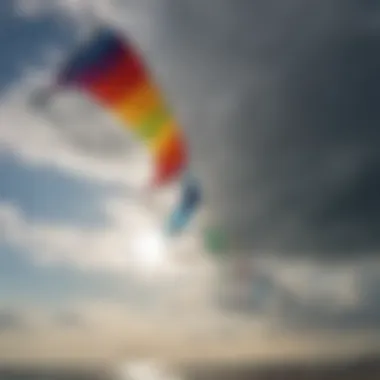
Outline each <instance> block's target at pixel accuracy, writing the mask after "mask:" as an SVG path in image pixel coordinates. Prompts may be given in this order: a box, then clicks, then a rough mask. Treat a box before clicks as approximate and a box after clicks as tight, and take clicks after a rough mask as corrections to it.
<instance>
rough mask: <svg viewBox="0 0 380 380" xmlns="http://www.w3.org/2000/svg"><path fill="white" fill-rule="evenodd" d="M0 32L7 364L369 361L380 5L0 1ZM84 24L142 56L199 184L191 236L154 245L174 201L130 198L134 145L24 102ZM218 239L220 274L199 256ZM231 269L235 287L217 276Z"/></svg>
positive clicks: (378, 221)
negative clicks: (171, 359) (160, 354)
mask: <svg viewBox="0 0 380 380" xmlns="http://www.w3.org/2000/svg"><path fill="white" fill-rule="evenodd" d="M216 4H217V5H216ZM0 15H1V16H0V19H1V22H0V46H1V49H2V59H1V62H0V115H1V116H0V174H1V178H3V180H2V181H0V227H1V228H0V360H10V358H14V359H17V358H24V359H25V358H34V359H35V360H37V359H38V358H40V359H41V360H45V359H46V360H47V358H48V357H50V358H51V357H53V358H62V357H64V355H65V352H66V355H67V347H73V346H75V347H79V348H78V349H77V350H75V352H74V353H73V354H72V356H73V357H76V358H83V356H85V354H84V353H83V352H87V356H89V357H91V356H92V357H95V356H99V357H105V356H107V355H108V357H110V356H112V355H118V353H119V352H120V350H122V347H124V346H125V345H128V344H129V345H131V346H133V345H136V344H137V345H138V346H139V347H144V348H141V349H142V350H143V349H147V350H148V349H150V350H153V351H154V350H156V351H157V347H162V345H166V346H170V347H173V344H174V343H173V342H174V341H175V342H176V343H175V344H176V346H175V347H177V346H181V347H185V346H186V347H187V351H189V352H190V351H191V354H194V355H195V354H199V352H200V351H202V350H199V347H198V348H197V345H196V344H195V343H194V344H184V343H183V342H189V339H190V341H191V342H193V340H192V339H195V340H197V339H198V340H199V339H201V338H200V337H201V336H202V339H203V340H205V341H207V339H208V342H209V344H210V346H207V347H208V348H204V350H203V351H207V352H216V353H215V355H222V354H221V352H220V349H217V347H218V346H220V342H221V341H223V342H227V344H226V345H223V346H224V347H226V352H227V351H228V352H232V351H234V350H235V352H240V351H239V350H241V351H242V355H243V354H244V355H248V354H249V355H255V356H256V357H263V356H266V355H269V356H270V355H271V354H273V355H275V354H276V355H280V354H284V355H285V353H288V354H289V355H290V352H293V351H294V352H295V353H296V354H300V351H301V350H298V351H297V349H296V347H303V350H302V351H304V352H308V353H310V355H311V352H316V351H318V350H319V351H318V352H324V353H325V354H326V352H330V351H328V350H330V349H331V350H333V351H334V350H335V351H334V355H335V354H336V353H337V352H338V353H339V352H343V351H344V352H346V351H347V349H348V347H349V349H350V350H353V351H354V350H355V349H357V350H362V349H368V350H374V349H375V348H378V347H379V342H380V341H379V340H378V333H379V332H380V331H379V321H380V303H379V300H380V298H379V297H378V295H379V294H378V289H379V283H380V267H379V248H380V237H379V235H378V230H379V226H380V203H379V200H378V197H377V194H378V192H379V191H378V190H379V180H378V173H379V162H380V160H379V153H378V148H377V140H378V137H379V129H378V128H377V123H378V121H379V119H380V113H379V111H378V110H379V108H378V107H377V99H378V88H380V86H378V82H380V76H379V74H378V63H379V62H380V55H379V54H378V52H377V45H378V41H379V39H380V22H379V20H380V6H378V5H377V4H376V3H375V2H371V1H363V0H361V1H354V0H344V1H340V0H332V1H329V2H328V3H327V2H326V3H323V2H321V1H317V0H308V1H306V2H305V1H301V0H265V1H261V0H252V1H250V2H244V1H236V0H234V1H232V0H219V1H218V3H216V2H215V1H213V2H211V0H209V1H205V0H202V1H199V0H192V1H190V0H184V1H181V2H178V1H174V0H155V1H149V0H138V1H137V0H134V1H133V0H129V1H128V0H125V1H110V0H109V1H94V0H92V1H85V0H77V1H70V2H69V1H59V0H54V1H53V0H49V1H47V0H46V1H43V0H33V1H32V0H24V1H16V0H14V1H11V0H3V1H2V2H1V4H0ZM94 19H99V20H102V22H103V23H106V24H110V25H114V26H115V27H117V28H118V29H119V30H120V33H121V34H124V35H125V36H127V35H128V36H129V37H131V38H132V39H133V41H134V42H135V43H136V45H138V46H139V48H140V49H141V51H142V53H143V54H144V57H145V59H146V62H147V63H148V65H149V67H150V68H151V70H152V73H153V75H154V76H155V78H157V81H158V82H159V84H160V86H161V88H162V91H163V93H165V95H166V97H167V99H168V102H169V104H170V105H171V106H172V110H173V113H175V115H176V117H177V118H178V120H180V122H181V125H182V127H183V130H184V132H185V134H186V136H187V139H188V142H189V146H190V151H191V155H192V162H191V164H192V168H193V170H194V172H196V173H197V175H198V177H199V178H200V179H201V181H202V188H203V193H204V197H205V202H204V206H203V208H202V210H201V212H200V214H199V215H198V217H197V219H196V220H195V221H194V223H193V224H192V225H191V226H190V228H189V230H188V231H187V232H186V234H184V236H183V237H181V239H179V240H178V241H177V240H176V241H165V242H164V244H163V246H162V247H158V246H157V244H158V243H157V242H156V240H157V239H158V237H157V236H156V235H157V234H158V232H157V231H158V228H159V223H160V221H162V220H163V218H164V216H165V215H166V214H167V212H168V210H170V207H171V205H173V202H174V200H175V195H176V194H177V193H176V191H177V189H176V187H175V186H174V187H173V188H170V189H168V190H167V191H163V192H162V193H159V194H157V195H155V199H154V202H153V204H152V205H150V206H151V207H146V205H144V204H143V202H141V201H140V200H139V198H138V197H137V199H136V193H137V194H138V191H139V189H141V186H143V184H144V183H145V181H146V180H147V178H148V176H149V173H150V171H149V170H150V168H151V162H150V157H149V155H148V154H146V152H145V151H144V149H143V147H141V146H140V144H139V143H138V142H137V141H135V140H134V139H133V137H132V136H129V135H128V134H127V133H125V131H123V130H122V129H121V128H119V126H118V125H116V123H114V122H113V121H111V119H110V118H109V117H108V115H107V113H106V112H105V110H102V109H100V107H97V106H96V105H94V104H91V103H90V102H89V101H88V100H87V99H85V97H84V96H82V95H81V94H75V93H69V94H60V96H58V99H57V100H56V103H55V104H53V105H51V106H49V107H51V108H52V109H51V110H50V109H49V112H47V111H46V110H45V111H44V110H41V109H37V108H36V107H35V106H33V104H32V101H31V99H33V95H34V94H36V92H37V91H38V89H39V88H43V87H44V86H45V85H46V84H48V83H50V81H51V80H52V78H54V75H55V74H56V73H57V70H58V68H59V65H60V62H62V61H63V60H64V59H65V58H66V57H67V56H68V55H69V54H70V52H71V51H72V49H73V47H74V46H76V44H78V41H79V40H80V38H82V37H83V33H84V32H86V30H88V29H89V28H91V25H92V23H93V20H94ZM50 111H52V112H50ZM52 114H54V115H58V120H59V122H58V121H57V119H56V118H55V119H54V118H52V116H51V115H52ZM214 224H217V225H220V226H222V228H223V229H224V230H225V231H226V234H227V235H228V238H229V240H230V241H231V250H230V251H229V252H228V257H227V259H225V260H224V261H223V264H221V260H220V258H219V257H215V256H212V255H210V254H209V253H208V252H205V250H204V248H203V245H202V229H203V228H204V227H205V226H207V225H214ZM242 258H243V259H244V265H245V266H249V267H250V270H249V273H250V276H248V277H249V278H248V280H247V281H242V278H243V277H242V275H241V274H240V278H239V279H238V281H237V280H236V274H235V275H234V273H232V274H231V273H230V272H229V265H234V262H235V261H234V260H235V259H237V260H238V261H239V260H241V259H242ZM244 279H245V277H244ZM279 336H281V339H282V340H281V342H283V344H279V343H278V341H279ZM316 336H318V337H319V338H318V339H316ZM31 337H32V338H33V339H31ZM194 337H195V338H194ZM105 339H106V341H107V344H99V342H100V340H102V341H104V340H105ZM347 339H351V340H350V341H349V342H350V343H349V344H348V343H347ZM203 340H202V342H203V347H205V345H206V343H204V341H203ZM11 342H12V344H11ZM31 342H34V343H31ZM36 342H37V343H36ZM94 342H97V343H96V344H94ZM168 342H169V343H168ZM10 344H11V347H12V349H9V347H10V346H9V345H10ZM36 347H37V348H38V349H37V348H36ZM52 347H55V348H54V349H53V348H52ZM292 347H294V349H293V348H292ZM305 347H308V349H306V348H305ZM82 348H83V349H82ZM54 350H55V351H54ZM168 350H169V349H168ZM169 351H170V350H169ZM173 351H176V352H178V349H176V350H173V348H172V349H171V351H170V352H171V354H173ZM203 351H202V354H204V352H203ZM243 351H244V352H243ZM247 352H248V353H247ZM49 355H50V356H49ZM184 355H185V354H184ZM187 355H190V353H187ZM199 355H201V354H199ZM226 355H227V353H226ZM236 355H237V354H236ZM236 355H235V356H236ZM331 355H333V354H331ZM34 359H33V360H34Z"/></svg>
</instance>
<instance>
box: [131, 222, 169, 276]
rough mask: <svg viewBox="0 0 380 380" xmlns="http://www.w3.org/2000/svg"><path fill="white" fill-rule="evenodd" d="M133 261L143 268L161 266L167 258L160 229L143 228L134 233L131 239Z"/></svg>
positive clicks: (148, 268) (152, 268)
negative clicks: (143, 229) (141, 230)
mask: <svg viewBox="0 0 380 380" xmlns="http://www.w3.org/2000/svg"><path fill="white" fill-rule="evenodd" d="M133 254H134V258H135V260H134V261H135V263H136V264H137V265H138V266H139V267H140V268H141V269H144V270H154V269H158V268H159V267H162V266H163V265H165V263H166V261H167V260H166V259H167V246H166V242H165V238H164V236H163V234H162V233H160V231H157V230H153V229H152V230H145V231H143V232H140V233H138V234H136V236H135V237H134V239H133Z"/></svg>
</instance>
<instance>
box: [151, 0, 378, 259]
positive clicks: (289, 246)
mask: <svg viewBox="0 0 380 380" xmlns="http://www.w3.org/2000/svg"><path fill="white" fill-rule="evenodd" d="M162 5H163V8H162V9H161V12H159V13H158V14H157V15H156V16H153V18H154V17H157V21H159V22H160V25H161V34H160V33H157V35H156V36H155V39H156V44H155V45H156V48H155V49H156V50H154V49H153V50H152V52H151V53H150V57H148V58H150V59H151V60H152V63H153V61H154V63H155V64H154V65H153V66H155V70H156V72H157V75H158V77H159V78H160V80H161V82H162V84H163V87H164V88H165V90H166V91H167V93H168V97H169V98H170V100H171V103H172V104H173V106H174V107H175V109H176V110H177V112H178V115H179V117H180V119H181V120H182V122H183V124H184V126H185V129H186V132H187V134H188V136H189V139H190V141H191V148H192V151H193V153H194V166H195V167H196V169H197V170H199V172H200V173H201V175H202V177H203V180H204V183H205V191H206V196H207V197H208V200H209V202H210V205H211V207H212V210H213V213H214V215H215V218H217V219H219V220H220V221H221V222H222V223H224V224H225V226H226V227H227V228H228V230H229V232H230V234H231V236H232V237H233V239H234V245H235V248H236V249H248V250H252V251H255V250H274V251H277V252H281V253H284V254H285V253H287V254H300V255H310V254H313V255H316V256H317V257H324V258H327V259H335V258H338V257H345V256H347V255H351V257H355V256H356V257H358V256H359V255H360V256H361V255H367V254H369V255H370V254H373V253H376V252H377V250H378V249H379V246H380V235H379V234H378V231H379V230H380V228H379V227H380V201H379V197H378V194H379V190H380V182H379V180H378V175H379V173H380V153H379V150H378V141H380V129H379V128H378V123H379V120H380V108H379V107H378V99H379V91H380V90H379V89H380V74H379V73H380V71H379V67H380V50H379V46H380V34H379V31H380V28H379V26H380V23H379V22H378V20H379V15H380V13H379V11H380V6H379V5H377V4H376V3H374V2H368V1H366V2H363V1H338V0H334V1H329V2H321V1H317V0H315V1H312V0H309V1H296V0H293V1H288V0H286V1H283V0H281V1H279V0H278V1H274V0H273V1H250V2H246V1H227V0H225V1H219V2H218V3H215V2H212V3H211V2H210V1H208V2H204V1H202V2H198V1H183V2H180V3H179V2H176V1H172V0H167V1H163V2H162ZM162 25H164V26H162Z"/></svg>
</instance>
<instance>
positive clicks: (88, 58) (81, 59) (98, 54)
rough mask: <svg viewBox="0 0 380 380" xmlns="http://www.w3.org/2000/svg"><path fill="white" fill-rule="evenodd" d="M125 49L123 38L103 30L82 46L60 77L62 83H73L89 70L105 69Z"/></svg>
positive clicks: (59, 80)
mask: <svg viewBox="0 0 380 380" xmlns="http://www.w3.org/2000/svg"><path fill="white" fill-rule="evenodd" d="M124 50H125V46H124V44H123V42H122V41H121V39H120V38H119V37H118V36H117V35H115V33H114V32H113V31H111V30H101V31H100V32H99V33H98V34H97V35H96V36H95V37H94V38H93V39H92V40H91V41H90V42H89V43H88V44H87V45H85V46H83V47H82V48H80V50H79V52H78V53H77V54H75V55H74V56H73V57H72V58H71V59H70V60H69V62H68V63H67V64H66V66H65V68H64V69H63V71H62V72H61V74H60V75H59V78H58V82H59V83H60V84H63V85H65V84H71V83H72V82H76V80H77V78H79V77H80V76H82V75H83V74H84V73H86V71H89V70H94V69H95V70H98V71H101V70H104V69H105V68H106V67H107V66H109V65H110V64H112V63H113V62H114V60H115V59H116V57H118V56H120V54H121V53H122V52H123V51H124Z"/></svg>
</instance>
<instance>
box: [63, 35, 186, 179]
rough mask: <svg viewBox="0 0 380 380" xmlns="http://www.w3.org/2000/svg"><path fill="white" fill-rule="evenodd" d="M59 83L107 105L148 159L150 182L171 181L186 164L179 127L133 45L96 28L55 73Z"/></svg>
mask: <svg viewBox="0 0 380 380" xmlns="http://www.w3.org/2000/svg"><path fill="white" fill-rule="evenodd" d="M57 81H58V83H57V84H58V86H59V87H75V88H78V89H79V90H81V91H82V92H84V93H86V94H87V95H88V96H90V97H91V98H92V99H93V100H95V101H96V102H98V103H99V104H101V105H102V106H104V107H105V108H107V109H109V110H110V111H111V113H112V114H113V115H114V116H115V117H116V118H117V119H118V120H119V121H121V123H122V124H123V125H124V127H125V128H127V129H128V130H131V131H132V132H133V133H134V134H135V135H136V136H137V137H138V138H139V139H141V140H142V141H143V142H144V143H145V144H146V145H147V147H148V149H149V151H150V152H151V153H152V154H153V157H154V165H155V171H154V178H153V185H154V186H160V185H164V184H166V183H169V182H170V181H172V180H174V179H176V178H177V177H179V176H180V175H181V174H182V171H183V170H184V169H185V168H186V167H187V161H188V154H187V148H186V144H185V141H184V136H183V135H182V133H181V131H180V128H179V127H178V125H177V123H176V121H175V120H174V118H173V116H172V114H171V113H170V112H169V110H168V108H167V106H166V104H165V102H164V100H163V98H162V96H161V94H160V91H159V89H158V87H157V86H156V84H155V83H154V82H153V80H152V78H151V77H150V75H149V73H148V70H147V68H146V67H145V65H144V63H143V60H142V58H141V57H140V56H139V54H138V52H137V51H136V49H135V48H134V47H133V46H132V45H131V44H130V43H128V41H125V39H121V38H120V37H119V36H118V34H117V33H116V32H115V31H113V30H111V29H109V28H101V29H100V30H98V31H97V32H96V34H95V35H94V37H93V38H92V39H91V40H90V41H88V42H87V43H86V44H85V45H84V46H81V48H80V50H79V51H78V52H77V53H76V54H74V55H73V56H72V57H71V59H70V60H69V62H68V63H67V64H66V65H65V67H64V68H63V70H62V71H61V72H60V74H59V75H58V80H57Z"/></svg>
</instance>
